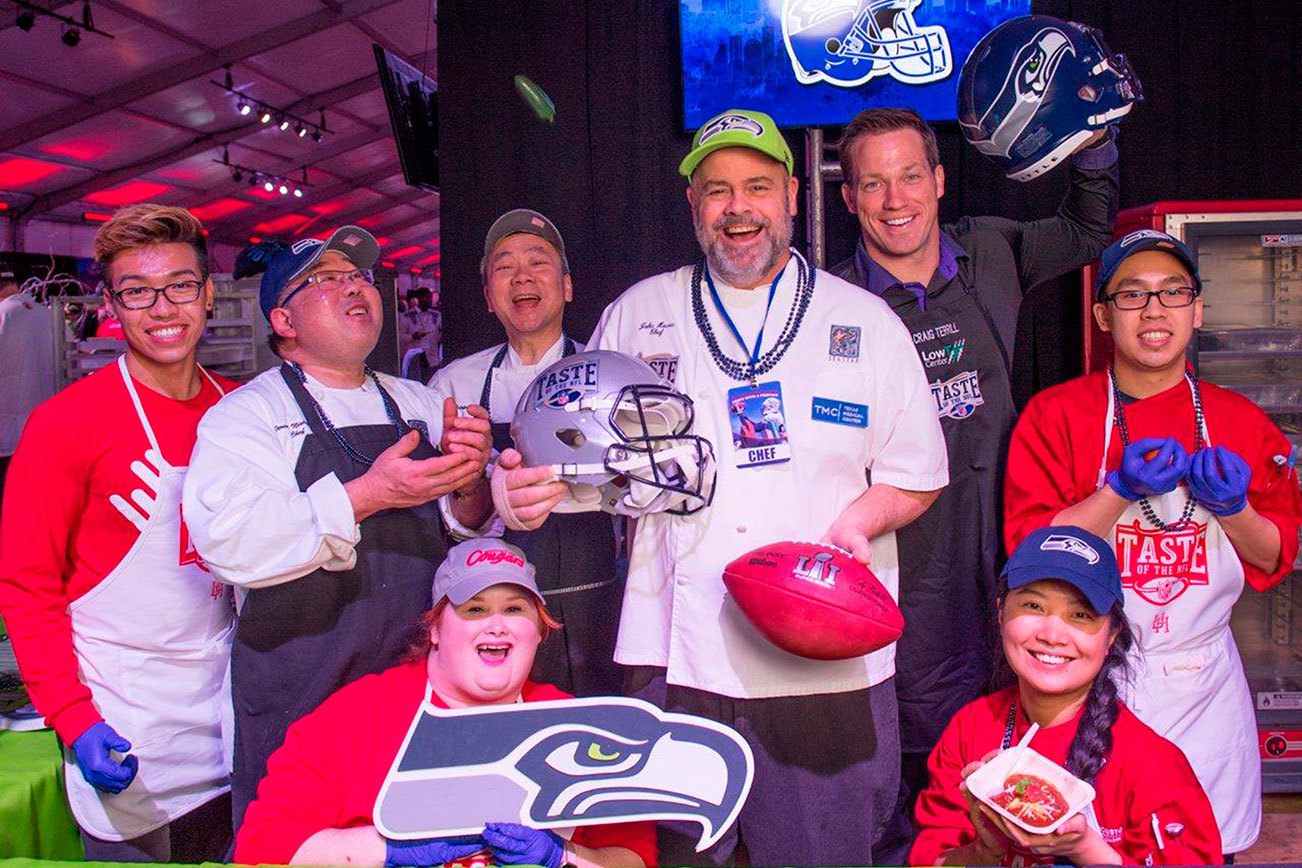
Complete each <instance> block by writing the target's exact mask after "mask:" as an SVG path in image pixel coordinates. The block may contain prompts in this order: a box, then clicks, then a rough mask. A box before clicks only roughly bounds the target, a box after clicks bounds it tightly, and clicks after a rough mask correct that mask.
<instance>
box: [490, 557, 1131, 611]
mask: <svg viewBox="0 0 1302 868" xmlns="http://www.w3.org/2000/svg"><path fill="white" fill-rule="evenodd" d="M1004 578H1005V579H1006V580H1007V582H1008V589H1009V590H1010V591H1011V590H1015V589H1017V588H1024V587H1026V586H1027V585H1030V584H1034V583H1035V582H1043V581H1058V582H1066V583H1067V584H1069V585H1071V586H1072V587H1073V588H1075V589H1076V590H1078V591H1080V592H1081V593H1082V594H1084V595H1085V599H1087V600H1089V604H1090V606H1091V607H1093V609H1094V612H1095V613H1096V614H1098V615H1106V614H1107V613H1108V612H1110V611H1112V606H1113V605H1114V604H1115V603H1117V602H1123V601H1118V600H1117V599H1116V598H1115V597H1113V596H1112V595H1111V594H1109V593H1108V592H1107V591H1106V590H1105V589H1103V588H1101V587H1099V585H1098V584H1097V583H1096V582H1095V581H1094V580H1093V577H1092V576H1087V575H1086V574H1084V573H1078V572H1075V571H1074V570H1068V569H1063V568H1061V567H1059V568H1057V569H1050V568H1048V567H1043V566H1039V565H1031V566H1024V567H1011V568H1005V569H1004ZM472 596H473V595H472Z"/></svg>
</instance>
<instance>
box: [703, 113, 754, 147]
mask: <svg viewBox="0 0 1302 868" xmlns="http://www.w3.org/2000/svg"><path fill="white" fill-rule="evenodd" d="M728 130H747V131H748V132H750V133H751V134H752V135H753V136H755V138H759V137H760V136H762V135H764V125H763V124H761V123H760V122H759V121H757V120H755V119H754V118H748V117H746V116H745V115H719V116H718V117H717V118H715V119H714V120H712V121H710V123H709V124H707V125H706V126H705V127H703V128H702V129H701V137H700V138H699V139H697V140H696V144H697V145H698V146H699V145H703V144H705V143H706V142H708V141H709V140H710V139H712V138H714V137H715V136H717V135H718V134H719V133H726V132H727V131H728Z"/></svg>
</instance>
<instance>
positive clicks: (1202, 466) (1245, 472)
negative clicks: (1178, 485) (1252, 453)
mask: <svg viewBox="0 0 1302 868" xmlns="http://www.w3.org/2000/svg"><path fill="white" fill-rule="evenodd" d="M1251 479H1252V469H1251V468H1250V467H1248V462H1246V461H1244V460H1243V459H1242V458H1241V457H1239V455H1238V454H1237V453H1235V452H1232V451H1231V450H1229V449H1226V448H1225V447H1224V446H1210V447H1208V448H1206V449H1201V450H1199V451H1198V452H1196V453H1195V454H1194V457H1193V458H1192V459H1190V461H1189V491H1191V492H1192V493H1193V496H1194V500H1197V501H1198V502H1199V503H1201V504H1202V505H1203V506H1204V507H1206V508H1207V511H1208V512H1210V513H1211V514H1212V515H1216V516H1220V517H1221V518H1226V517H1227V516H1231V515H1235V514H1237V513H1239V512H1242V511H1243V508H1244V507H1245V506H1247V505H1248V482H1249V480H1251Z"/></svg>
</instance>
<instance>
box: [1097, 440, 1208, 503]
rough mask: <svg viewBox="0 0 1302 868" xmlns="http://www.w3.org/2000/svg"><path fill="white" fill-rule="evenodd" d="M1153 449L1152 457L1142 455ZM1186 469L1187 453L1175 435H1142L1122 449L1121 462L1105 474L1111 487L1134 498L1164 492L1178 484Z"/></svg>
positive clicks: (1127, 496)
mask: <svg viewBox="0 0 1302 868" xmlns="http://www.w3.org/2000/svg"><path fill="white" fill-rule="evenodd" d="M1154 449H1156V450H1157V454H1156V455H1154V456H1153V458H1152V459H1151V460H1145V459H1144V456H1145V455H1147V454H1148V453H1149V452H1152V451H1153V450H1154ZM1188 470H1189V453H1188V452H1185V451H1184V447H1183V446H1181V445H1180V441H1178V440H1176V439H1175V438H1174V437H1145V438H1144V439H1143V440H1136V441H1135V442H1134V443H1131V444H1130V445H1129V446H1127V447H1126V448H1125V451H1123V452H1122V453H1121V466H1120V467H1118V468H1117V469H1116V470H1113V471H1112V472H1111V473H1109V474H1108V476H1107V482H1108V485H1110V486H1112V490H1113V491H1115V492H1116V493H1117V494H1119V495H1121V496H1122V497H1124V498H1125V499H1126V500H1129V501H1131V502H1134V501H1136V500H1139V498H1141V497H1146V496H1148V495H1153V494H1166V493H1167V492H1168V491H1171V490H1173V489H1174V488H1175V487H1176V486H1177V485H1179V484H1180V480H1181V479H1184V475H1185V473H1186V472H1188Z"/></svg>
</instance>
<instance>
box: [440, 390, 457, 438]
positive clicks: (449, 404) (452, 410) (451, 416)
mask: <svg viewBox="0 0 1302 868" xmlns="http://www.w3.org/2000/svg"><path fill="white" fill-rule="evenodd" d="M456 418H457V402H456V399H455V398H453V397H452V396H451V395H448V396H447V397H446V398H444V399H443V430H444V431H448V430H450V429H451V428H452V422H453V420H455V419H456Z"/></svg>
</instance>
